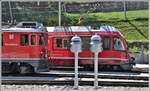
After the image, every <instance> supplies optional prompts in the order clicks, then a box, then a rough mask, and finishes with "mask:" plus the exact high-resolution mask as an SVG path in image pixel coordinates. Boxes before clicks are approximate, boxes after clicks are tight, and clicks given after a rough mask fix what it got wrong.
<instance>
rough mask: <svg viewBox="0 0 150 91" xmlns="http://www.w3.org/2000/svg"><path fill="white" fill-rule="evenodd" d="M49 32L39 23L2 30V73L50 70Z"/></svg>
mask: <svg viewBox="0 0 150 91" xmlns="http://www.w3.org/2000/svg"><path fill="white" fill-rule="evenodd" d="M46 50H47V31H46V29H45V28H44V27H43V25H42V24H39V23H37V22H21V23H19V24H18V25H17V26H15V27H11V28H3V29H2V72H3V73H9V72H20V73H26V72H39V71H44V70H45V71H46V70H48V66H47V62H48V60H47V54H46V52H47V51H46Z"/></svg>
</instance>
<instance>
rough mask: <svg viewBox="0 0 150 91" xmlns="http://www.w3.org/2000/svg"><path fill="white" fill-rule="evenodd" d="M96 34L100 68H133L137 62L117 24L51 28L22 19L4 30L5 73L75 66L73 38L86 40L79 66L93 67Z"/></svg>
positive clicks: (3, 59)
mask: <svg viewBox="0 0 150 91" xmlns="http://www.w3.org/2000/svg"><path fill="white" fill-rule="evenodd" d="M94 34H98V35H100V36H101V38H102V47H103V51H102V52H101V53H99V65H100V66H99V67H100V68H103V67H104V68H106V67H110V68H111V67H112V68H113V69H118V68H121V69H123V70H130V69H131V68H132V64H133V63H134V62H133V60H132V59H131V57H130V56H129V52H128V47H127V45H126V42H125V39H124V38H123V36H122V35H121V33H120V32H119V31H118V30H117V29H116V28H114V27H110V26H101V27H100V29H97V30H95V29H92V28H91V27H85V26H71V27H47V29H46V28H45V27H44V26H43V25H42V24H40V23H37V22H21V23H19V24H18V25H16V26H15V27H10V28H3V29H2V72H3V73H10V72H11V73H16V72H17V73H22V74H24V73H32V72H41V71H48V69H49V67H48V66H50V67H57V66H61V67H62V66H63V67H68V66H69V67H73V65H74V54H73V53H72V52H71V51H70V47H71V45H70V42H71V38H72V37H73V36H75V35H78V36H80V37H81V39H82V44H83V45H82V52H81V53H79V66H82V67H85V68H90V67H93V63H94V60H93V59H94V54H93V53H92V52H91V51H90V39H91V36H93V35H94Z"/></svg>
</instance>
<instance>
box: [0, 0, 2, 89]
mask: <svg viewBox="0 0 150 91" xmlns="http://www.w3.org/2000/svg"><path fill="white" fill-rule="evenodd" d="M1 54H2V1H1V0H0V79H1V78H2V74H1V73H2V60H1V56H2V55H1ZM1 86H2V85H1V80H0V88H1ZM0 90H1V89H0Z"/></svg>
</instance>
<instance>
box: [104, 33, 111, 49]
mask: <svg viewBox="0 0 150 91" xmlns="http://www.w3.org/2000/svg"><path fill="white" fill-rule="evenodd" d="M106 38H109V44H108V45H109V48H104V47H105V39H106ZM110 48H111V37H110V36H104V37H103V49H104V51H105V50H110Z"/></svg>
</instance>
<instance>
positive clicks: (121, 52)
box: [111, 36, 128, 64]
mask: <svg viewBox="0 0 150 91" xmlns="http://www.w3.org/2000/svg"><path fill="white" fill-rule="evenodd" d="M111 55H112V57H113V58H114V60H115V62H116V63H118V64H123V63H124V62H125V61H128V60H127V58H126V57H127V49H126V46H125V43H124V41H123V39H122V38H121V37H118V36H113V37H112V54H111Z"/></svg>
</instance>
